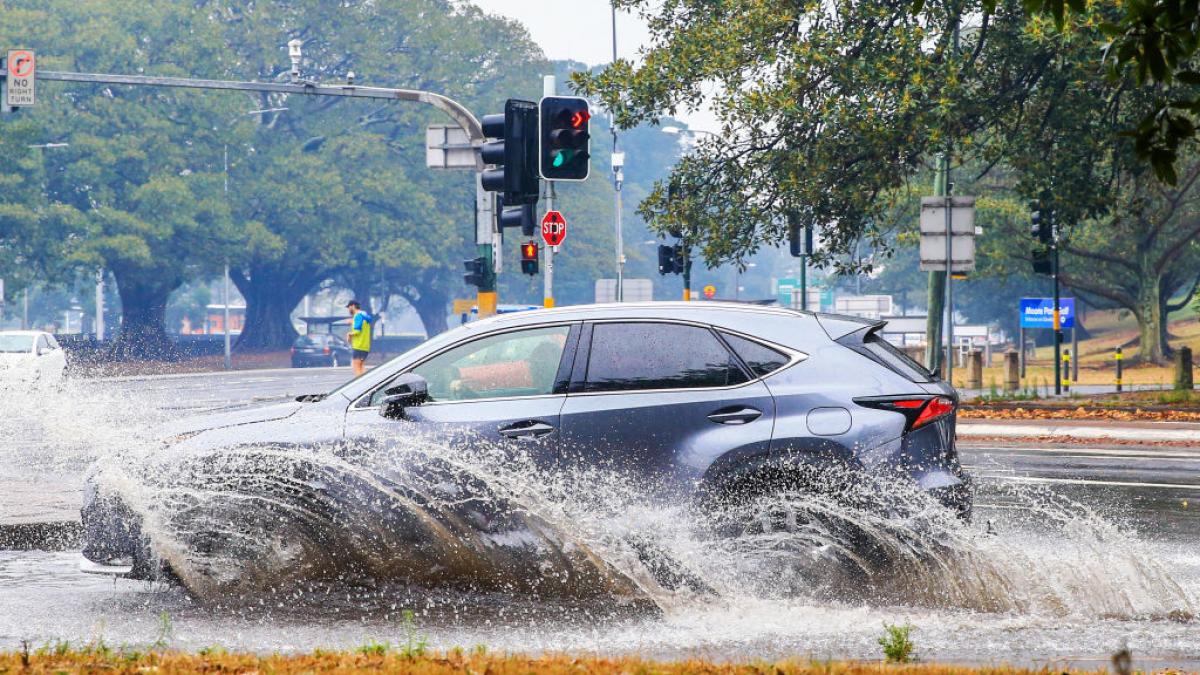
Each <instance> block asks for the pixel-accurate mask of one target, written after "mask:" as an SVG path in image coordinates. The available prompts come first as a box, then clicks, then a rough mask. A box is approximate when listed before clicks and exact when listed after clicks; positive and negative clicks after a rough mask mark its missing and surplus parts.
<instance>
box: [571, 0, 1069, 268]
mask: <svg viewBox="0 0 1200 675" xmlns="http://www.w3.org/2000/svg"><path fill="white" fill-rule="evenodd" d="M617 5H618V6H620V7H624V8H627V9H635V10H641V11H642V12H643V13H644V14H645V15H647V17H648V19H649V23H650V30H651V33H652V35H653V44H652V46H651V47H650V48H649V49H648V50H647V51H646V53H645V55H644V56H645V59H644V62H643V63H642V64H641V65H640V66H638V67H634V66H633V65H632V64H631V63H629V62H628V61H618V62H617V63H615V64H613V65H612V66H611V67H610V68H608V69H606V70H605V71H603V72H601V73H599V74H594V75H588V74H580V75H578V76H577V77H576V78H575V82H576V85H577V86H578V87H579V88H580V90H581V91H583V92H584V93H586V94H589V95H598V96H600V97H601V98H602V99H603V101H604V102H605V103H606V104H607V105H609V106H611V107H612V108H613V109H614V110H615V112H616V115H617V119H618V122H619V123H620V124H622V125H625V126H629V125H633V124H637V123H639V122H641V121H646V120H649V121H654V120H656V119H657V117H658V116H659V115H660V114H663V113H664V112H670V113H674V112H675V111H677V110H679V109H680V108H685V107H689V106H696V105H698V104H700V103H701V102H702V101H703V100H705V99H709V100H710V102H711V103H712V104H713V106H714V108H715V111H716V113H717V115H718V117H719V118H720V120H721V122H722V129H721V130H720V133H719V134H718V135H716V136H713V137H711V138H710V137H706V138H705V140H703V141H702V142H701V143H700V144H699V148H698V150H697V152H695V153H694V154H692V155H691V156H689V157H686V158H685V159H684V160H683V161H681V162H680V164H679V165H678V167H677V168H676V170H675V172H674V175H673V176H672V179H671V182H672V183H674V184H675V185H676V186H677V190H676V195H682V197H683V198H676V199H674V200H669V199H668V197H669V195H668V191H667V190H666V189H665V188H664V187H663V186H660V189H658V190H657V191H656V192H655V193H653V194H652V195H651V196H650V197H649V199H647V200H646V202H645V203H644V204H643V212H644V214H645V215H647V216H648V217H651V218H653V217H656V216H663V215H666V214H667V213H668V212H671V218H663V219H662V221H663V222H664V223H665V222H667V221H670V220H674V221H676V222H686V223H688V224H689V225H690V226H691V227H693V228H695V229H696V231H697V233H698V237H699V238H700V239H701V242H702V245H703V250H704V254H705V256H706V257H707V259H708V261H709V263H710V264H716V263H718V262H721V261H725V260H740V259H742V258H744V257H745V256H747V255H749V254H751V253H753V252H754V251H755V250H757V249H758V247H759V246H761V245H763V244H773V243H779V242H781V241H782V240H783V239H784V237H785V236H786V233H787V223H788V221H789V219H791V220H792V221H793V222H798V223H799V224H802V225H807V226H811V227H815V228H818V229H821V230H824V240H825V242H826V244H827V245H828V249H827V251H826V252H827V253H828V254H831V255H832V254H838V253H847V252H849V250H850V248H851V247H852V245H853V244H854V242H856V241H858V240H859V239H860V238H861V237H862V236H863V235H864V234H866V235H868V236H874V234H873V231H872V229H871V228H870V223H872V222H873V221H876V220H878V219H879V218H880V217H881V215H882V214H883V213H884V212H885V211H886V210H887V209H888V208H889V205H888V204H887V202H886V199H881V197H886V196H887V195H889V194H893V193H894V192H895V190H896V189H897V188H899V187H900V186H902V185H903V184H904V183H905V182H906V181H907V180H909V178H910V177H911V176H912V175H913V174H914V173H916V172H918V171H920V170H922V169H924V168H926V167H927V166H928V162H929V157H930V156H931V155H932V154H933V153H935V152H938V151H942V150H944V149H946V147H947V145H948V144H949V142H950V141H951V140H954V139H965V138H968V137H969V136H970V135H971V134H973V133H976V132H977V131H978V130H980V129H986V128H989V126H990V125H991V124H992V122H993V120H994V119H995V116H996V115H997V114H998V113H999V112H1000V111H1004V110H1008V109H1011V108H1012V107H1014V106H1018V105H1019V104H1020V102H1021V101H1022V100H1023V99H1024V98H1025V97H1026V96H1028V94H1029V92H1030V90H1031V89H1032V88H1033V87H1034V86H1035V85H1036V83H1037V81H1038V79H1039V78H1040V77H1041V74H1042V71H1043V70H1044V69H1045V68H1046V66H1047V64H1048V63H1050V62H1051V61H1052V59H1053V58H1054V55H1055V51H1054V48H1053V45H1052V44H1047V43H1042V42H1038V41H1036V40H1031V39H1029V36H1028V34H1027V31H1026V23H1027V22H1026V17H1025V15H1024V14H1023V12H1022V10H1021V9H1020V7H1019V5H1017V4H1016V3H1014V2H1010V3H1005V4H1002V5H1001V6H999V7H998V8H997V9H996V11H995V12H994V13H982V8H981V6H980V5H979V4H978V3H974V2H959V1H957V0H944V1H940V2H929V3H925V4H924V5H923V7H922V9H921V10H920V11H919V12H917V13H913V12H912V11H911V10H912V3H911V2H909V1H907V0H881V1H873V2H850V1H848V0H844V1H839V2H833V3H809V4H807V5H806V4H797V3H792V2H781V1H772V2H749V1H736V2H725V3H720V4H718V5H713V4H712V3H708V2H702V1H701V0H670V1H668V2H663V3H652V2H649V1H648V0H621V1H619V2H618V3H617ZM967 17H975V19H974V21H975V23H973V24H967V23H966V18H967ZM957 24H964V27H963V28H962V30H960V31H956V30H954V29H953V28H952V27H953V26H955V25H957ZM668 202H670V203H668ZM875 243H879V244H882V243H883V242H875ZM829 260H830V258H826V259H825V262H828V261H829Z"/></svg>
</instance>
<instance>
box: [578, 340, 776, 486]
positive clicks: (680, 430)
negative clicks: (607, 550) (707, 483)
mask: <svg viewBox="0 0 1200 675" xmlns="http://www.w3.org/2000/svg"><path fill="white" fill-rule="evenodd" d="M569 390H570V393H569V394H568V396H567V400H566V402H565V403H564V405H563V409H562V415H561V423H560V424H561V433H562V442H563V445H564V452H565V453H566V454H567V457H568V460H569V461H572V462H581V463H584V464H588V465H593V466H597V465H598V466H611V467H612V468H614V469H616V470H619V471H625V472H632V473H634V474H637V475H641V476H645V477H646V478H648V479H651V480H660V479H661V480H663V481H665V482H666V483H667V484H675V485H691V484H694V482H695V480H696V479H698V478H699V477H700V476H701V475H703V473H704V472H705V471H706V470H707V469H708V467H709V466H710V465H711V464H712V463H713V462H714V461H715V460H716V459H717V458H719V457H722V456H724V455H726V454H727V453H739V454H740V453H759V452H766V451H767V450H768V449H769V447H770V443H771V431H772V426H773V424H774V419H775V402H774V399H773V398H772V397H771V392H770V391H769V390H768V389H767V387H766V386H765V385H764V384H763V383H762V382H761V381H760V380H759V379H757V376H756V375H755V374H754V373H753V372H751V371H750V370H749V369H747V368H746V367H745V365H744V364H743V363H741V361H740V360H739V359H738V358H737V357H736V356H734V354H733V353H732V352H731V351H730V350H729V349H728V347H727V345H726V344H725V343H724V341H723V340H722V339H721V338H719V337H718V336H717V334H716V333H715V332H714V331H713V330H712V329H711V328H710V327H708V326H704V325H698V324H690V323H680V322H669V321H616V322H595V323H589V324H587V325H586V326H585V328H584V331H583V333H582V338H581V340H580V345H579V350H578V355H577V357H576V362H575V367H574V369H573V371H572V376H571V385H570V387H569Z"/></svg>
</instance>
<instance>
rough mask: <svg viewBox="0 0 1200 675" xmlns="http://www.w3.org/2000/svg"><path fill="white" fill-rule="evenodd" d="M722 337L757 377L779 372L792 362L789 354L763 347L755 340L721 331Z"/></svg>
mask: <svg viewBox="0 0 1200 675" xmlns="http://www.w3.org/2000/svg"><path fill="white" fill-rule="evenodd" d="M721 336H722V337H724V338H725V341H726V342H728V343H729V346H730V347H732V348H733V351H734V352H736V353H737V355H738V356H739V357H741V359H742V361H743V362H744V363H745V364H746V365H747V366H748V367H749V368H750V372H752V373H754V375H755V376H756V377H762V376H764V375H766V374H767V373H770V372H773V371H776V370H779V369H780V368H782V367H784V366H786V365H787V362H788V361H790V360H791V359H790V358H789V357H788V355H787V354H784V353H783V352H780V351H778V350H775V349H771V348H770V347H767V346H765V345H761V344H759V343H757V342H755V341H753V340H747V339H746V338H744V337H738V336H737V335H733V334H732V333H726V332H724V331H721Z"/></svg>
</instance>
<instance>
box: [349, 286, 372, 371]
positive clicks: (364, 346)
mask: <svg viewBox="0 0 1200 675" xmlns="http://www.w3.org/2000/svg"><path fill="white" fill-rule="evenodd" d="M346 309H348V310H350V316H351V317H352V318H353V320H354V322H353V323H352V324H351V326H350V332H349V333H346V341H347V342H349V343H350V349H352V350H353V356H351V360H350V364H351V367H352V368H353V369H354V376H355V377H358V376H359V375H362V374H363V373H364V372H366V363H367V357H368V356H370V354H371V323H372V322H373V321H374V320H375V318H374V317H372V316H371V315H370V314H367V313H366V312H364V311H363V310H362V305H360V304H358V301H357V300H351V301H350V302H349V303H347V304H346Z"/></svg>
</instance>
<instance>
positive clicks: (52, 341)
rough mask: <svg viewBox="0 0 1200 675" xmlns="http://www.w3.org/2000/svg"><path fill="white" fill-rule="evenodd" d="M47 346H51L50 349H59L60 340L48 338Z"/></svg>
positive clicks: (52, 337) (51, 336)
mask: <svg viewBox="0 0 1200 675" xmlns="http://www.w3.org/2000/svg"><path fill="white" fill-rule="evenodd" d="M46 344H48V345H50V349H59V346H58V340H55V339H54V336H53V335H47V336H46Z"/></svg>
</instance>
